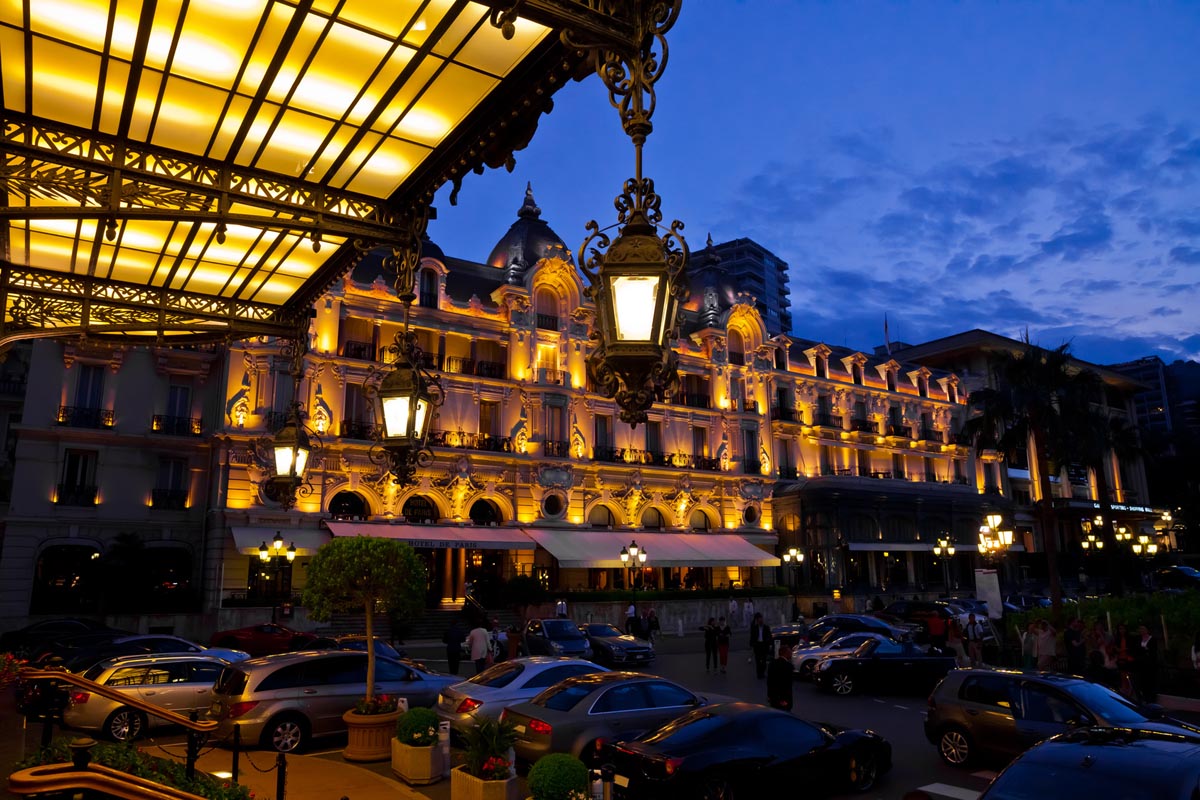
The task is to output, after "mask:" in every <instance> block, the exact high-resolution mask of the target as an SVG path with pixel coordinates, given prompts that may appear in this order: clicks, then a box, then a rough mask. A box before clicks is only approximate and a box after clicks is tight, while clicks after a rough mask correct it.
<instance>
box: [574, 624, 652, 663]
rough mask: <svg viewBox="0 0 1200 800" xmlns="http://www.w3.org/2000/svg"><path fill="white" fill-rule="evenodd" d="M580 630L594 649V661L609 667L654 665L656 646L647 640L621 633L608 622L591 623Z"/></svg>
mask: <svg viewBox="0 0 1200 800" xmlns="http://www.w3.org/2000/svg"><path fill="white" fill-rule="evenodd" d="M579 630H580V631H581V632H582V633H583V635H584V636H586V637H587V640H588V644H589V645H591V647H592V661H595V662H596V663H597V664H603V665H605V666H608V667H635V666H648V665H650V664H653V663H654V645H652V644H650V642H647V641H646V640H645V639H639V638H638V637H636V636H630V635H629V634H627V633H621V631H620V629H619V628H617V626H615V625H609V624H608V623H607V622H589V623H588V624H586V625H580V626H579Z"/></svg>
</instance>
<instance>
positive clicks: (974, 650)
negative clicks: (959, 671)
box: [963, 614, 983, 667]
mask: <svg viewBox="0 0 1200 800" xmlns="http://www.w3.org/2000/svg"><path fill="white" fill-rule="evenodd" d="M963 638H965V639H966V640H967V655H968V657H969V659H970V661H971V666H972V667H979V666H981V665H982V664H983V626H982V625H980V624H979V622H978V621H976V619H975V615H974V614H971V615H969V616H968V617H967V627H966V629H964V630H963Z"/></svg>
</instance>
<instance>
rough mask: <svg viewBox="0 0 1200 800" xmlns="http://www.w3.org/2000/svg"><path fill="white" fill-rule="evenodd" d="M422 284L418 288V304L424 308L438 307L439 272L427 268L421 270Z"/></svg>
mask: <svg viewBox="0 0 1200 800" xmlns="http://www.w3.org/2000/svg"><path fill="white" fill-rule="evenodd" d="M420 275H421V285H420V288H419V289H418V292H419V295H418V297H417V304H418V305H420V306H421V307H422V308H437V307H438V276H437V272H436V271H434V270H432V269H429V268H426V269H423V270H421V273H420Z"/></svg>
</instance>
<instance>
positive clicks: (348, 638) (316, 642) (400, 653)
mask: <svg viewBox="0 0 1200 800" xmlns="http://www.w3.org/2000/svg"><path fill="white" fill-rule="evenodd" d="M307 649H309V650H356V651H358V652H360V653H365V652H367V637H366V636H363V635H361V634H356V633H350V634H346V635H344V636H318V637H317V638H316V639H313V640H312V641H311V642H310V643H309V644H308V647H307ZM375 655H377V656H383V657H384V658H394V659H396V660H397V661H399V660H400V659H402V658H408V653H407V652H406V651H405V650H403V649H399V650H398V649H396V648H395V647H392V645H391V643H390V642H389V641H388V640H387V639H384V638H383V637H382V636H376V637H375Z"/></svg>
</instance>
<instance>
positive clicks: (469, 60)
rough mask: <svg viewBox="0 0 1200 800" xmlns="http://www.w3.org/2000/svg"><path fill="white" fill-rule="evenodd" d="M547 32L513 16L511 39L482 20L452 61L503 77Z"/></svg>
mask: <svg viewBox="0 0 1200 800" xmlns="http://www.w3.org/2000/svg"><path fill="white" fill-rule="evenodd" d="M549 32H550V29H549V28H546V27H544V26H542V25H538V24H537V23H535V22H530V21H529V20H527V19H521V18H517V21H516V33H515V34H513V38H512V39H511V40H505V38H504V36H503V34H502V33H501V32H500V30H499V29H497V28H493V27H492V26H491V25H490V24H486V23H485V24H484V25H482V26H480V28H479V30H478V31H476V33H475V35H474V36H472V37H471V39H470V41H468V42H467V43H466V44H465V45H464V46H463V49H462V50H460V51H459V53H458V55H457V56H455V57H454V60H455V61H457V62H459V63H461V64H466V65H468V66H471V67H475V68H476V69H481V70H483V71H484V72H490V73H492V74H493V75H499V76H501V77H503V76H505V75H507V74H508V73H509V71H510V70H512V68H513V67H515V66H516V65H517V64H518V63H519V62H520V61H521V59H523V58H524V57H525V55H526V54H527V53H528V52H529V51H530V50H532V49H533V48H534V47H535V46H536V45H537V44H538V42H540V41H541V40H542V38H543V37H545V36H546V34H548V33H549Z"/></svg>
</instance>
